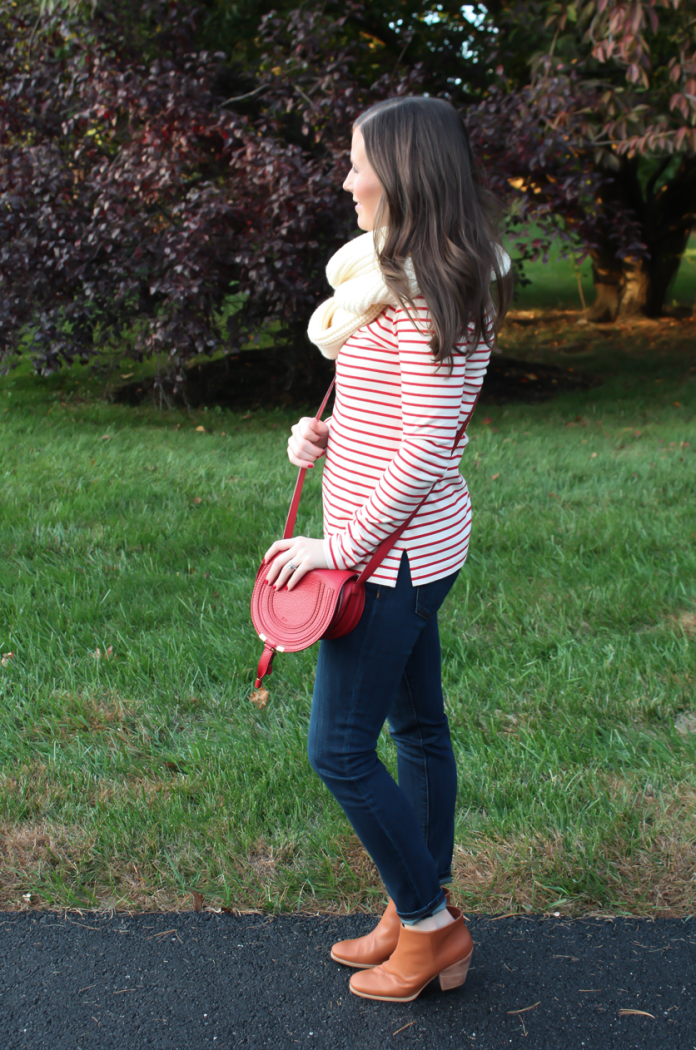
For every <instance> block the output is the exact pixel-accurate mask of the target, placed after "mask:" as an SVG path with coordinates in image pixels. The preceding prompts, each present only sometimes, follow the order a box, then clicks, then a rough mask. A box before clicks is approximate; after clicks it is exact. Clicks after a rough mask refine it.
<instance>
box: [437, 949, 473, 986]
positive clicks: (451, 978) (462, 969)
mask: <svg viewBox="0 0 696 1050" xmlns="http://www.w3.org/2000/svg"><path fill="white" fill-rule="evenodd" d="M473 954H474V953H473V952H470V953H469V955H468V956H467V957H466V959H461V960H460V961H459V962H456V963H454V964H453V965H452V966H448V967H447V969H446V970H443V971H442V973H441V974H440V988H441V989H442V991H443V992H447V991H449V989H450V988H460V987H461V986H462V985H463V984H464V981H465V980H466V975H467V973H468V972H469V963H470V962H471V956H472V955H473Z"/></svg>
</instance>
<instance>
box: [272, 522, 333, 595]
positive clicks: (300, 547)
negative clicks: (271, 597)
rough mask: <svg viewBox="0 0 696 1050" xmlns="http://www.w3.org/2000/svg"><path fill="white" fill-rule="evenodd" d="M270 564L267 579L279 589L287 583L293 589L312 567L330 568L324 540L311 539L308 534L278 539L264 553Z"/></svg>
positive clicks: (289, 588)
mask: <svg viewBox="0 0 696 1050" xmlns="http://www.w3.org/2000/svg"><path fill="white" fill-rule="evenodd" d="M271 559H273V561H272V562H271V564H270V565H269V568H268V572H267V574H266V580H267V582H268V583H270V584H271V585H272V586H274V587H275V589H276V590H277V591H279V590H280V589H281V587H283V586H284V585H285V584H287V585H288V590H289V591H291V590H292V589H293V587H296V586H297V584H298V583H299V582H300V580H301V579H302V577H303V576H305V575H306V574H307V573H308V572H309V570H310V569H328V565H327V564H326V558H325V557H324V541H323V540H309V539H307V537H306V536H293V537H292V539H289V540H276V542H275V543H274V544H273V545H272V546H271V547H269V548H268V550H267V551H266V553H265V555H264V559H263V560H264V561H265V562H266V564H267V565H268V563H269V562H270V561H271Z"/></svg>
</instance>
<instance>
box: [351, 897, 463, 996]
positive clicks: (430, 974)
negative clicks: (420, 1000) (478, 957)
mask: <svg viewBox="0 0 696 1050" xmlns="http://www.w3.org/2000/svg"><path fill="white" fill-rule="evenodd" d="M447 910H448V911H449V913H450V915H451V916H452V918H453V920H454V921H453V922H451V923H449V924H448V925H447V926H443V927H442V928H441V929H439V930H431V931H427V932H424V931H422V930H418V929H414V928H413V927H412V926H401V929H400V930H399V943H398V944H397V946H396V949H395V951H394V954H393V955H392V956H391V957H390V958H389V959H388V960H387V961H386V962H385V963H382V964H381V965H380V966H375V967H374V968H373V969H371V970H369V971H367V970H366V972H365V973H354V974H353V976H352V977H351V979H350V990H351V992H353V993H354V994H355V995H360V996H362V998H363V999H383V1000H384V1001H386V1002H396V1003H410V1002H411V1000H412V999H415V998H416V997H417V996H419V995H420V993H421V992H422V991H423V989H424V988H425V986H426V985H427V984H429V983H430V982H431V981H432V980H434V978H435V977H439V978H440V988H441V989H442V990H443V991H447V989H448V988H459V987H460V985H462V984H464V981H465V980H466V975H467V972H468V970H469V963H470V962H471V956H472V955H473V951H474V942H473V941H472V939H471V934H470V933H469V931H468V930H467V928H466V926H465V925H464V919H463V917H462V913H461V911H460V910H459V908H453V907H452V906H449V907H448V909H447Z"/></svg>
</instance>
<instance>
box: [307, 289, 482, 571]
mask: <svg viewBox="0 0 696 1050" xmlns="http://www.w3.org/2000/svg"><path fill="white" fill-rule="evenodd" d="M414 303H415V306H416V308H417V311H416V313H415V315H413V319H412V318H411V317H409V315H408V312H407V311H406V310H405V309H403V308H400V307H399V308H397V307H393V306H388V307H386V309H385V310H384V311H383V312H382V313H381V314H380V315H379V317H377V318H376V319H375V320H374V321H372V323H371V324H368V325H365V326H364V327H363V328H359V329H358V331H357V332H354V333H353V335H352V336H350V338H349V339H347V340H346V342H345V343H344V345H343V346H342V347H341V350H340V351H339V354H338V358H337V360H336V401H335V406H334V411H333V415H332V417H331V420H330V421H329V440H328V444H327V449H326V463H325V466H324V473H323V482H322V486H323V501H324V537H325V539H324V553H325V555H326V561H327V564H328V566H329V567H330V568H335V569H352V568H358V569H360V568H363V567H364V566H365V565H366V564H367V561H368V559H369V557H370V555H371V554H372V553H373V552H374V550H375V549H376V548H377V547H378V546H379V544H380V543H381V541H382V540H383V539H385V537H387V536H390V535H391V534H392V533H393V532H394V531H395V530H396V529H397V528H398V527H399V525H401V524H402V523H403V522H404V521H405V520H406V519H407V518H408V516H409V515H410V514H411V512H412V511H413V510H414V508H415V507H417V506H418V503H419V502H420V501H421V499H422V498H423V495H424V494H425V493H426V492H427V491H428V490H429V489H430V493H429V495H428V497H427V499H426V501H425V503H424V504H423V506H422V507H421V508H420V510H419V511H418V513H417V514H416V516H415V518H414V519H413V521H412V522H411V524H410V525H409V527H408V529H406V531H405V532H404V534H403V535H402V536H401V538H400V539H399V541H398V542H397V543H396V545H395V546H394V547H393V548H392V550H391V551H390V552H389V554H388V555H387V557H386V558H385V560H384V561H383V562H382V564H381V565H380V566H379V567H378V568H377V569H376V570H375V572H374V574H373V575H372V577H371V578H370V579H371V582H373V583H381V584H384V585H385V586H386V587H394V586H396V577H397V574H398V571H399V564H400V562H401V556H402V553H403V551H407V552H408V560H409V565H410V569H411V579H412V581H413V583H414V585H418V584H423V583H431V582H433V581H434V580H439V579H441V578H442V577H444V576H449V574H450V573H452V572H455V571H456V570H457V569H459V568H461V566H462V565H463V564H464V561H465V560H466V555H467V549H468V546H469V533H470V532H471V499H470V497H469V490H468V488H467V485H466V482H465V480H464V478H463V477H462V475H461V474H460V473H459V460H460V459H461V456H462V453H463V451H464V448H465V447H466V445H467V443H468V438H467V436H466V434H465V435H464V436H463V437H462V439H461V440H460V442H459V444H458V446H457V448H456V449H455V450H454V452H453V450H452V444H453V442H454V439H455V436H456V434H457V430H458V429H459V427H460V426H461V424H462V423H463V422H464V420H465V419H466V418H467V416H468V415H469V413H470V412H471V409H472V406H473V404H474V401H475V400H476V396H477V394H478V392H479V390H480V389H481V385H482V383H483V377H484V375H485V373H486V368H487V367H488V361H489V359H490V349H489V347H488V346H487V345H486V343H485V342H481V343H479V345H478V346H477V347H476V348H475V349H473V350H471V349H470V352H469V356H468V357H466V356H465V354H464V352H463V351H464V349H465V348H466V344H465V343H464V342H462V343H460V344H459V346H460V347H461V352H455V355H454V365H453V368H452V372H451V374H450V371H449V367H448V366H447V365H440V366H438V365H437V364H436V363H435V361H434V360H433V356H432V351H431V349H430V347H429V345H428V342H429V338H430V336H429V331H428V329H429V315H428V309H427V306H426V303H425V300H424V299H423V297H422V296H418V297H417V298H416V299H415V300H414ZM411 313H412V314H413V311H412V310H411ZM414 321H415V323H414Z"/></svg>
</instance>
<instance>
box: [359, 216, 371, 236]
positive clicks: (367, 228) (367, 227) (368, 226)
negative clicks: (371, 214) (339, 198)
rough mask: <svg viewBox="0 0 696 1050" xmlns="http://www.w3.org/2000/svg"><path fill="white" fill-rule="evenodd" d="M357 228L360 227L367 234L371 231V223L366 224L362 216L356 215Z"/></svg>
mask: <svg viewBox="0 0 696 1050" xmlns="http://www.w3.org/2000/svg"><path fill="white" fill-rule="evenodd" d="M358 226H359V227H360V229H361V230H364V231H365V233H369V232H370V230H372V229H373V226H372V223H371V222H368V221H367V220H366V219H365V216H364V215H358Z"/></svg>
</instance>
